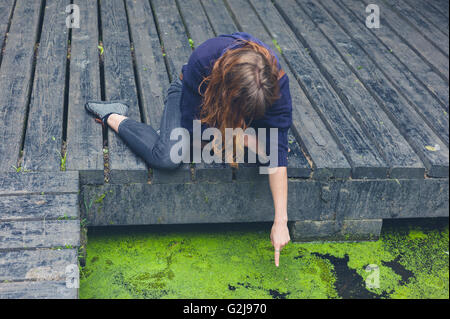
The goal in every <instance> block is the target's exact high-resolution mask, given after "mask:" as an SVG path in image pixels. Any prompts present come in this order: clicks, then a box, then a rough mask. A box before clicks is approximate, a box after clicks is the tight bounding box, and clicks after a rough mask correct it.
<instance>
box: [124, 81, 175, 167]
mask: <svg viewBox="0 0 450 319" xmlns="http://www.w3.org/2000/svg"><path fill="white" fill-rule="evenodd" d="M181 88H182V82H181V80H180V79H179V78H178V77H176V80H175V81H174V82H172V83H171V84H170V86H169V88H168V90H167V95H166V99H165V101H164V104H165V107H164V111H163V115H162V118H161V126H160V129H159V131H160V132H159V134H158V132H156V131H155V129H154V128H153V127H151V126H150V125H147V124H144V123H141V122H137V121H135V120H133V119H130V118H127V119H125V120H123V121H122V122H121V123H120V125H119V129H118V131H119V136H120V137H121V138H122V140H123V141H124V142H125V144H127V145H128V147H129V148H130V149H131V150H132V151H133V152H134V153H135V154H136V155H138V156H139V157H141V158H142V159H144V161H145V162H146V163H147V164H148V165H149V166H150V167H152V168H158V169H175V168H177V167H178V166H179V165H180V164H181V163H174V162H173V161H172V160H171V158H170V150H171V148H172V146H173V145H174V144H176V143H177V142H178V141H177V140H174V141H171V140H170V133H171V132H172V130H173V129H175V128H178V127H181V110H180V102H181Z"/></svg>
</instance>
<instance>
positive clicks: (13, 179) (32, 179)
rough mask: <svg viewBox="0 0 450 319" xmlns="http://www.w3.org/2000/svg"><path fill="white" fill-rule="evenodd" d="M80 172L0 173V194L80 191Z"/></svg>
mask: <svg viewBox="0 0 450 319" xmlns="http://www.w3.org/2000/svg"><path fill="white" fill-rule="evenodd" d="M78 185H79V181H78V172H39V173H38V172H30V173H20V174H19V173H0V196H10V195H24V194H42V193H44V194H49V193H78Z"/></svg>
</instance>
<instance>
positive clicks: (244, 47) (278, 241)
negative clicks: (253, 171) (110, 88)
mask: <svg viewBox="0 0 450 319" xmlns="http://www.w3.org/2000/svg"><path fill="white" fill-rule="evenodd" d="M181 71H182V72H181V74H180V75H179V76H178V75H175V76H174V77H173V79H175V80H174V81H173V82H172V83H171V85H170V87H169V89H168V92H167V98H166V100H165V109H164V112H163V116H162V119H161V125H160V128H159V132H157V131H155V129H153V128H152V127H151V126H149V125H146V124H143V123H139V122H136V121H134V120H132V119H129V118H127V117H126V114H127V109H128V107H127V106H126V105H125V104H123V103H120V102H95V101H93V102H88V103H87V104H86V109H87V110H88V111H89V112H91V113H94V114H95V115H96V116H97V117H99V118H101V119H102V121H103V123H104V124H105V125H108V126H109V127H111V128H112V129H113V130H114V131H115V132H116V133H118V134H119V136H120V137H121V138H122V139H123V140H124V142H125V143H126V144H127V145H128V146H129V147H130V148H131V149H132V150H133V151H134V152H135V153H136V154H137V155H138V156H140V157H142V158H143V159H144V160H145V162H146V163H147V164H148V165H149V166H150V167H152V168H158V169H175V168H177V167H178V166H179V164H180V163H174V162H173V161H172V160H171V157H170V150H171V148H172V146H174V145H175V144H176V143H177V142H178V141H176V140H171V139H170V134H171V132H172V130H173V129H175V128H179V127H183V128H186V129H187V130H188V131H189V132H190V133H191V136H192V130H193V121H194V120H200V121H201V123H202V126H201V128H202V130H204V129H205V128H207V127H215V128H217V129H219V130H220V132H221V133H222V136H223V137H224V136H225V134H224V132H225V128H232V129H236V128H242V129H244V130H245V129H246V128H247V127H253V128H267V129H269V128H277V129H278V154H277V155H278V164H277V167H271V168H269V170H270V174H269V175H268V176H269V184H270V189H271V192H272V198H273V202H274V208H275V218H274V223H273V226H272V230H271V234H270V239H271V242H272V245H273V246H274V249H275V265H276V266H277V267H278V265H279V256H280V250H281V249H282V248H283V247H284V246H285V245H286V244H287V243H288V242H289V241H290V237H289V231H288V227H287V221H288V217H287V185H288V183H287V172H286V166H287V154H288V138H287V132H288V129H289V127H290V126H291V124H292V105H291V96H290V93H289V79H288V77H287V76H286V74H285V73H284V72H283V70H282V69H281V67H280V64H279V62H278V58H277V56H276V54H275V53H274V52H273V51H272V50H271V49H270V48H269V47H268V46H267V45H266V44H264V43H262V42H261V41H260V40H258V39H256V38H254V37H253V36H251V35H250V34H247V33H243V32H238V33H233V34H230V35H221V36H218V37H216V38H212V39H209V40H207V41H205V42H204V43H203V44H201V45H200V46H198V47H197V49H196V50H195V51H194V52H193V53H192V55H191V57H190V58H189V61H188V63H187V64H185V65H184V66H183V68H182V70H181ZM251 138H252V137H246V138H245V142H244V146H248V147H250V146H251V145H253V144H251V143H250V142H255V141H250V139H251ZM254 151H255V152H257V151H258V150H254Z"/></svg>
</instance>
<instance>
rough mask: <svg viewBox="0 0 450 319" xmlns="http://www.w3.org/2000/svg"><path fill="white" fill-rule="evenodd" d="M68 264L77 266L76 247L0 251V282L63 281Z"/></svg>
mask: <svg viewBox="0 0 450 319" xmlns="http://www.w3.org/2000/svg"><path fill="white" fill-rule="evenodd" d="M69 265H76V266H77V267H78V256H77V250H76V249H36V250H17V251H0V282H2V281H6V280H7V281H25V280H36V281H43V280H45V281H65V280H66V267H67V266H69ZM0 296H1V293H0Z"/></svg>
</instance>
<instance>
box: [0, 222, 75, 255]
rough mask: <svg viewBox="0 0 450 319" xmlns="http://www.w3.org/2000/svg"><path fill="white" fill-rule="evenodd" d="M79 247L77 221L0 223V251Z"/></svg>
mask: <svg viewBox="0 0 450 319" xmlns="http://www.w3.org/2000/svg"><path fill="white" fill-rule="evenodd" d="M79 245H80V221H79V220H39V221H9V222H0V249H22V248H27V249H28V248H50V247H75V246H79Z"/></svg>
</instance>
